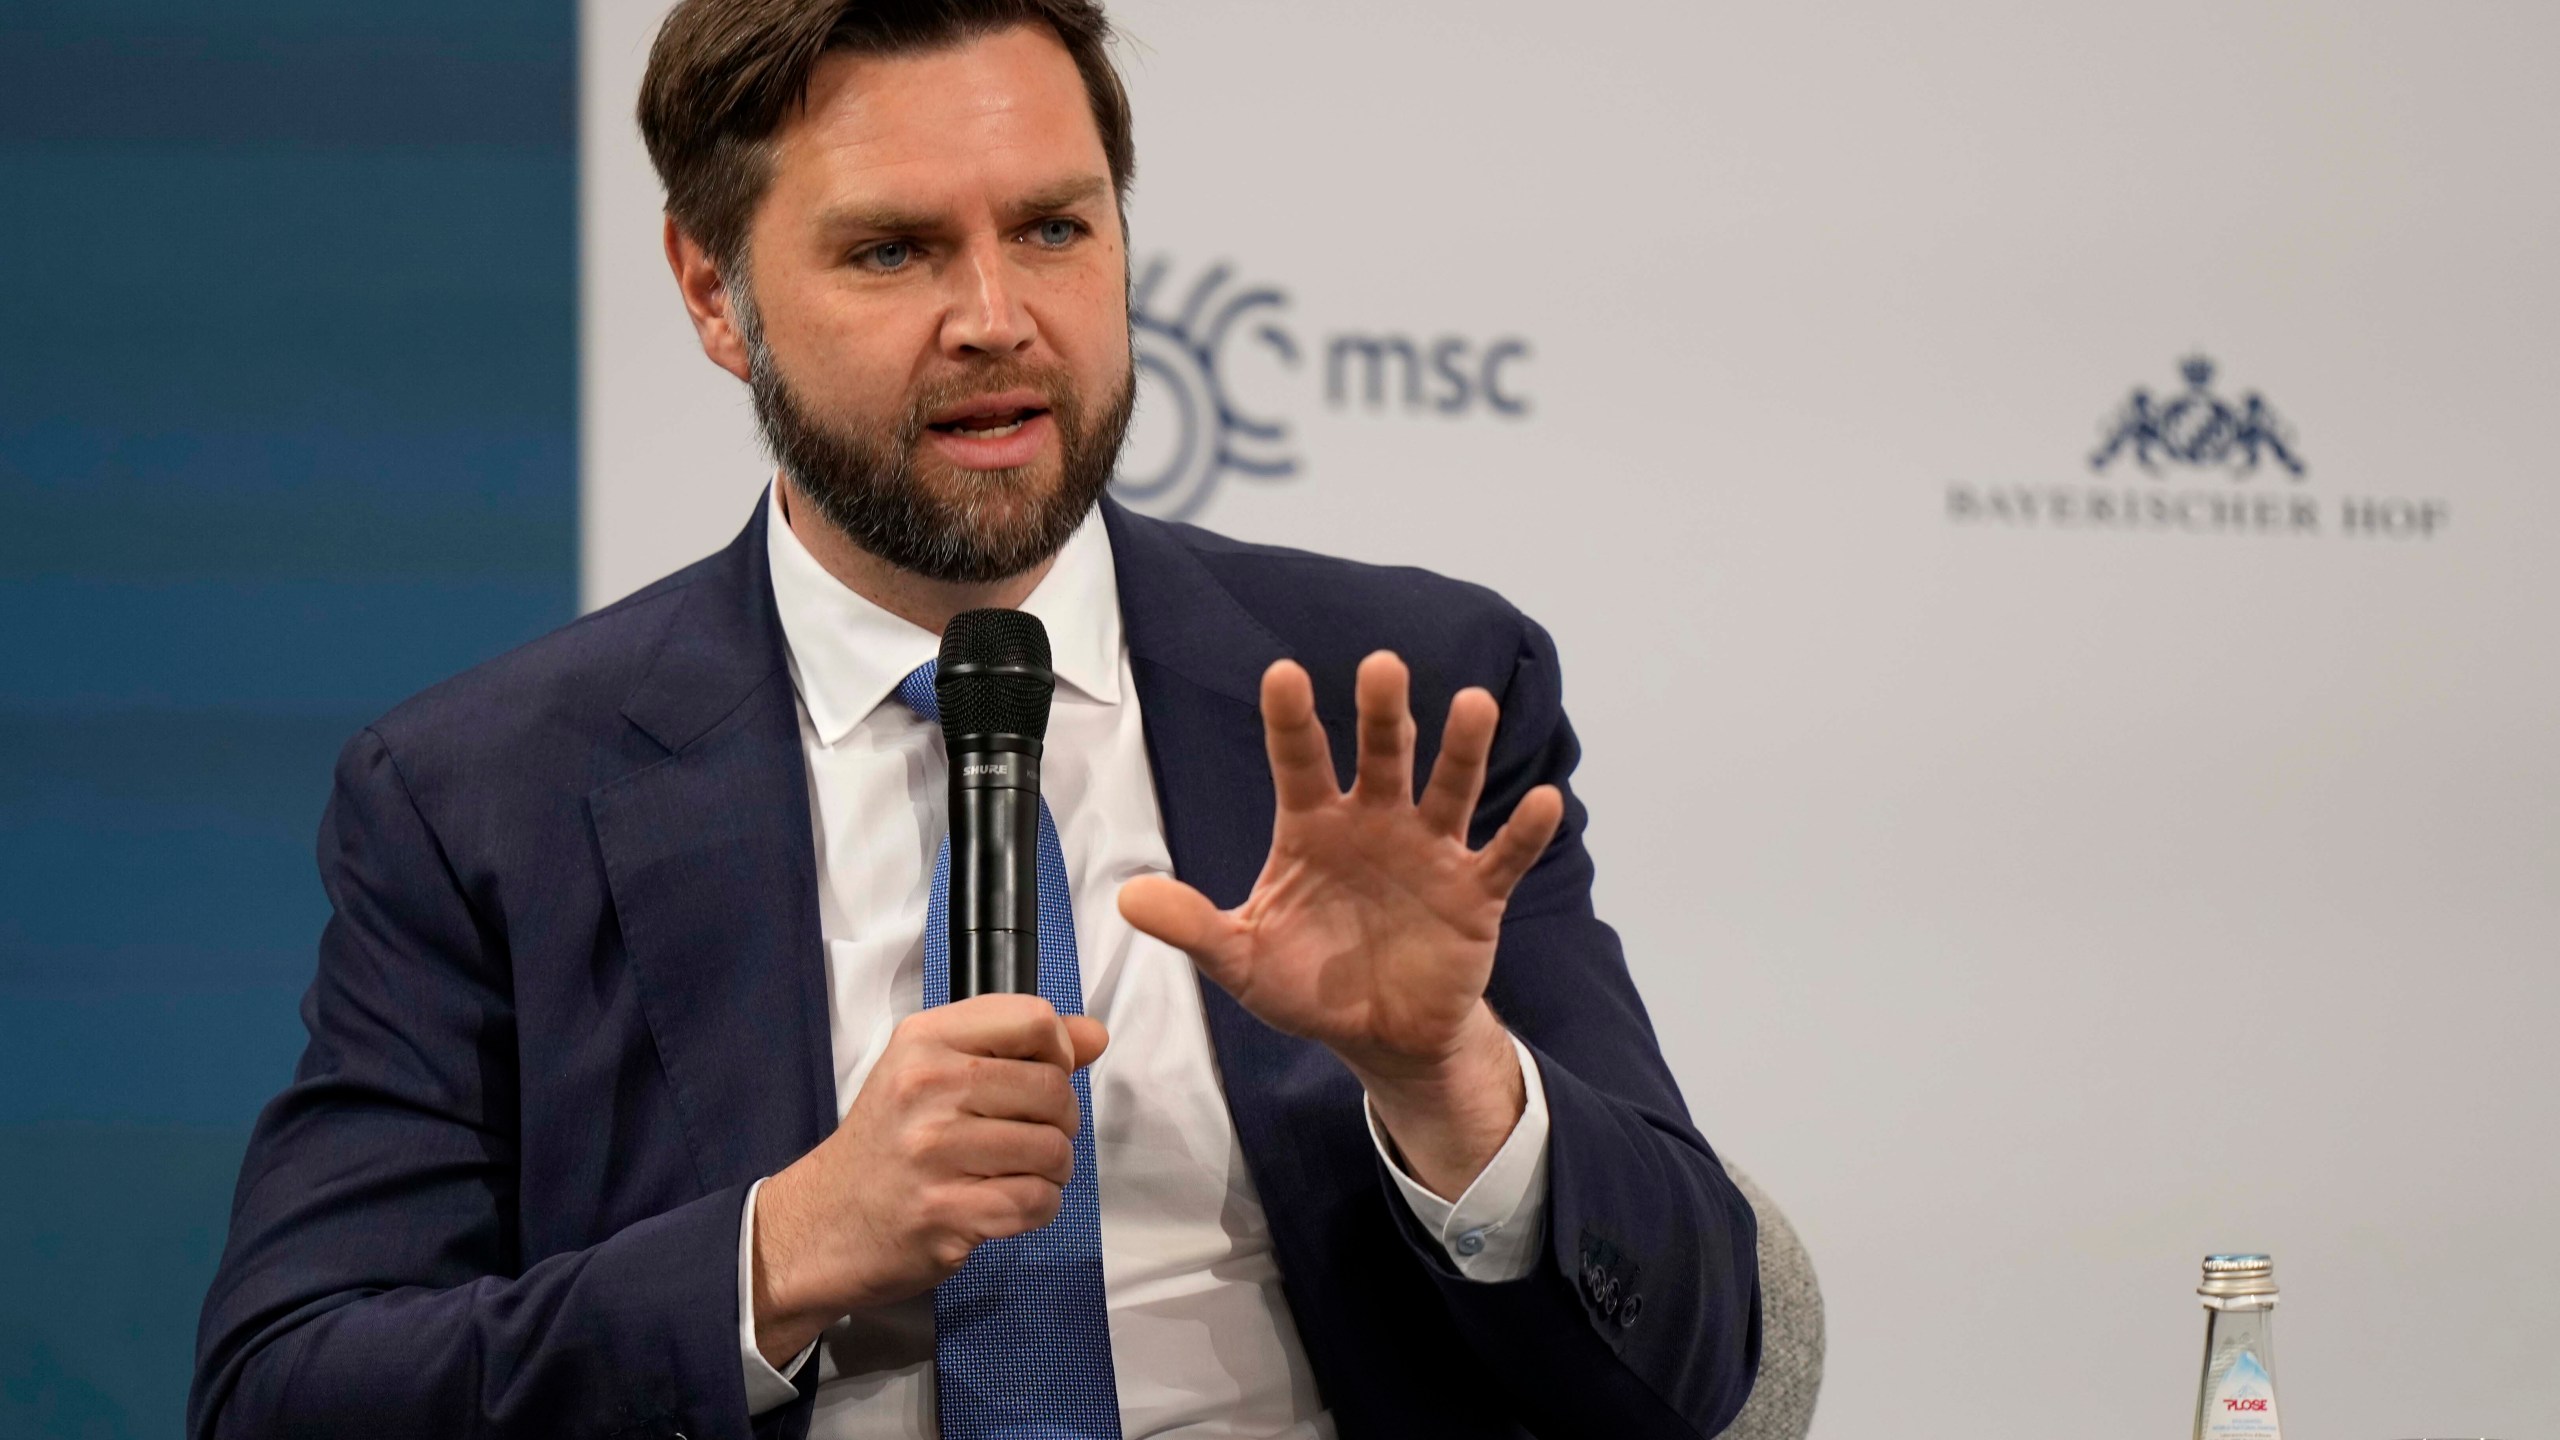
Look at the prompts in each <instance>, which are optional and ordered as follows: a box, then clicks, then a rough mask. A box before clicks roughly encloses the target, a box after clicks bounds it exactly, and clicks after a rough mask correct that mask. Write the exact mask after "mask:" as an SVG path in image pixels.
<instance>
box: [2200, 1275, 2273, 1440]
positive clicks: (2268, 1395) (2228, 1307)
mask: <svg viewBox="0 0 2560 1440" xmlns="http://www.w3.org/2000/svg"><path fill="white" fill-rule="evenodd" d="M2196 1293H2197V1294H2199V1295H2201V1296H2203V1297H2204V1308H2205V1311H2206V1313H2207V1317H2208V1318H2207V1319H2206V1321H2205V1331H2204V1380H2203V1382H2202V1383H2201V1384H2199V1385H2198V1386H2197V1387H2196V1432H2195V1440H2279V1437H2280V1435H2281V1433H2282V1432H2281V1430H2280V1428H2279V1426H2278V1424H2277V1421H2276V1352H2275V1338H2274V1334H2273V1325H2272V1322H2273V1321H2274V1319H2275V1309H2276V1266H2275V1262H2274V1261H2272V1260H2270V1259H2268V1258H2267V1257H2266V1256H2264V1255H2207V1256H2206V1257H2204V1283H2203V1284H2201V1285H2198V1286H2197V1287H2196Z"/></svg>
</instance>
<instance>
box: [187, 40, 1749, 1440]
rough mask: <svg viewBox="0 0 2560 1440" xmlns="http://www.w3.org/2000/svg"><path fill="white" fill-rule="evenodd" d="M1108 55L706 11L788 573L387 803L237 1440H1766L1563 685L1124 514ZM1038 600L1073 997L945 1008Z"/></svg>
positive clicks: (582, 633) (384, 790)
mask: <svg viewBox="0 0 2560 1440" xmlns="http://www.w3.org/2000/svg"><path fill="white" fill-rule="evenodd" d="M1106 38H1107V27H1106V25H1105V22H1104V20H1103V18H1102V15H1101V13H1100V11H1099V9H1098V7H1096V6H1095V5H1094V4H1093V3H1091V0H852V3H848V0H684V3H682V4H680V5H678V6H677V7H676V9H675V11H674V13H673V14H672V15H671V16H670V17H669V19H668V21H667V22H666V25H665V28H664V29H663V31H662V32H661V34H660V36H659V39H658V42H657V45H656V47H655V49H654V50H653V52H652V55H651V59H650V66H649V75H648V79H647V81H646V83H645V86H644V92H643V96H642V101H641V109H640V114H641V125H642V130H643V133H644V135H645V137H646V138H647V140H648V142H649V146H650V152H651V156H652V158H653V160H654V161H655V162H656V164H657V165H658V168H659V172H660V174H661V176H662V178H663V179H664V180H665V182H666V185H667V190H668V207H667V208H668V219H667V226H666V240H667V251H668V257H669V261H670V264H671V265H672V267H673V270H674V273H675V278H676V281H677V285H678V288H679V289H680V290H681V292H682V295H683V298H684V302H685V304H686V306H687V308H688V310H689V311H690V313H691V315H692V317H693V320H694V323H695V327H696V330H697V332H698V334H699V336H700V339H701V343H702V346H703V349H704V351H705V352H706V353H707V354H708V355H709V356H710V357H711V359H712V360H713V361H715V362H716V363H718V364H720V365H721V366H722V367H723V368H725V369H727V370H729V371H730V372H731V373H732V374H735V375H737V376H739V377H740V378H741V379H743V380H745V381H746V382H747V383H748V385H749V387H750V391H751V393H752V395H753V397H754V402H755V408H756V414H757V417H758V419H759V421H760V423H761V425H762V427H763V431H764V435H765V438H766V441H767V443H768V445H769V447H770V448H771V450H772V452H773V455H774V459H775V461H776V463H777V473H776V475H775V478H774V483H773V484H772V486H771V487H770V489H769V490H768V491H767V493H766V495H765V497H764V499H763V500H762V501H761V502H760V503H759V505H758V507H757V510H756V513H755V516H754V518H753V519H752V520H751V521H750V523H749V524H748V526H747V528H746V530H745V532H744V533H743V534H742V535H740V536H739V538H738V539H737V540H736V541H735V542H734V543H733V544H731V545H730V546H729V547H728V549H726V550H725V551H723V552H721V553H720V554H718V555H715V556H713V557H712V558H710V559H709V560H706V561H704V562H702V563H701V564H699V565H696V566H694V567H692V568H690V569H688V570H686V571H683V572H681V573H679V574H677V575H675V576H672V577H670V578H669V579H667V580H665V581H662V582H660V583H659V584H657V585H654V586H652V587H650V588H649V589H646V590H644V591H642V592H640V593H639V594H637V595H634V596H632V597H630V598H629V599H627V600H624V601H623V602H621V603H620V604H618V605H615V606H612V607H610V608H609V609H606V610H604V611H601V612H599V613H597V614H595V615H591V616H589V617H587V618H586V619H584V620H581V621H579V622H578V623H576V624H574V625H572V626H570V627H568V628H567V629H565V630H563V631H561V632H559V633H558V634H556V635H553V636H551V637H549V638H547V639H545V640H542V641H539V642H537V643H535V644H534V645H531V646H529V647H527V648H525V649H524V650H521V651H518V652H516V653H515V654H512V655H509V656H506V657H504V658H502V659H500V660H498V661H495V662H493V663H491V664H489V665H487V666H484V667H482V668H480V669H478V670H475V671H473V672H471V673H469V674H467V675H464V676H462V677H461V678H459V679H457V680H454V681H451V682H448V683H447V684H445V685H443V686H440V687H438V688H436V689H434V690H431V691H429V692H427V693H426V694H424V695H422V696H420V697H418V698H417V699H415V700H412V701H410V702H409V703H407V704H405V705H403V706H401V707H400V708H399V709H397V710H395V711H393V712H392V713H391V714H390V715H388V716H386V717H384V719H382V720H381V721H380V722H378V723H376V724H375V725H374V726H372V727H370V728H369V729H367V730H366V731H365V732H364V733H363V734H362V735H360V736H358V737H357V738H356V739H355V740H354V741H353V742H351V743H350V744H349V745H348V747H347V749H346V751H345V753H344V755H343V756H342V757H341V760H340V764H339V770H338V776H337V788H336V792H335V794H334V796H333V799H332V801H331V805H330V808H329V812H328V815H327V817H326V819H325V820H324V822H323V834H322V841H321V864H322V872H323V878H324V881H325V882H326V886H327V889H328V893H329V897H330V900H331V902H332V904H333V906H334V908H335V914H334V918H333V919H332V921H331V923H330V925H329V928H328V931H327V933H326V935H325V936H324V938H323V940H322V945H321V953H320V964H319V973H318V977H317V980H316V981H315V983H314V985H313V987H312V989H311V992H310V994H309V996H308V998H307V999H306V1001H305V1003H304V1009H303V1015H304V1020H305V1023H306V1025H307V1026H308V1027H309V1029H310V1032H311V1042H310V1046H309V1048H308V1050H307V1051H306V1053H305V1055H304V1057H303V1060H302V1062H301V1064H300V1066H299V1068H298V1070H297V1073H296V1077H295V1080H294V1082H293V1084H292V1086H291V1087H290V1088H288V1089H287V1090H286V1092H285V1093H284V1094H283V1095H282V1096H281V1097H279V1098H278V1099H277V1100H276V1101H275V1102H274V1104H272V1105H271V1106H269V1108H268V1109H267V1111H266V1113H265V1114H264V1115H263V1116H262V1117H261V1119H260V1122H259V1126H258V1130H257V1133H256V1135H255V1138H254V1139H253V1141H252V1143H251V1147H250V1152H249V1155H248V1158H247V1160H246V1162H245V1163H244V1166H243V1173H242V1178H241V1185H240V1191H239V1197H238V1201H237V1205H236V1208H235V1213H234V1217H233V1224H232V1232H231V1238H230V1245H229V1248H228V1251H227V1253H226V1255H225V1258H224V1262H223V1266H222V1270H221V1272H220V1274H219V1276H218V1277H217V1279H216V1281H215V1283H214V1286H213V1289H212V1293H211V1294H210V1295H209V1296H208V1298H207V1301H206V1306H205V1315H204V1323H203V1332H202V1341H201V1348H200V1356H199V1365H198V1374H197V1384H196V1391H195V1395H194V1400H193V1404H192V1406H191V1412H192V1425H193V1428H194V1432H195V1433H196V1434H197V1435H199V1436H207V1437H210V1436H216V1435H221V1436H269V1435H317V1434H348V1435H366V1436H375V1435H436V1436H462V1435H484V1434H485V1435H498V1434H507V1435H541V1436H622V1435H685V1436H692V1437H697V1440H700V1437H709V1436H744V1435H748V1434H756V1435H769V1436H780V1435H789V1436H799V1435H804V1434H805V1435H811V1436H817V1437H850V1436H923V1435H932V1434H937V1433H938V1434H940V1435H942V1436H944V1437H946V1440H979V1437H995V1436H1032V1435H1038V1436H1072V1437H1096V1436H1122V1435H1131V1436H1135V1435H1171V1434H1180V1435H1184V1436H1201V1437H1206V1436H1246V1435H1254V1436H1293V1437H1315V1436H1325V1435H1332V1434H1340V1435H1344V1436H1365V1435H1373V1436H1420V1435H1434V1436H1517V1435H1522V1434H1527V1433H1537V1434H1542V1435H1548V1436H1560V1435H1586V1434H1587V1435H1607V1436H1648V1435H1663V1436H1699V1435H1706V1434H1710V1433H1713V1432H1714V1431H1715V1430H1716V1429H1718V1428H1719V1427H1721V1426H1722V1425H1723V1424H1724V1423H1725V1422H1726V1421H1727V1420H1729V1419H1730V1418H1731V1417H1732V1415H1733V1414H1734V1413H1735V1411H1736V1410H1737V1409H1739V1407H1740V1406H1741V1404H1742V1400H1743V1397H1744V1394H1745V1392H1746V1391H1747V1389H1748V1387H1749V1383H1750V1377H1751V1373H1752V1368H1753V1365H1754V1364H1755V1361H1756V1350H1757V1344H1758V1320H1757V1298H1756V1281H1755V1269H1754V1261H1753V1229H1752V1223H1751V1217H1750V1212H1749V1211H1748V1209H1747V1208H1746V1206H1745V1204H1744V1202H1743V1201H1742V1199H1741V1198H1740V1197H1739V1195H1738V1194H1737V1193H1736V1192H1735V1191H1734V1189H1733V1187H1732V1186H1731V1185H1730V1184H1729V1183H1728V1182H1727V1181H1726V1179H1725V1176H1724V1174H1723V1171H1722V1170H1721V1168H1720V1167H1719V1165H1718V1163H1717V1161H1716V1159H1715V1157H1714V1155H1713V1154H1712V1152H1711V1151H1710V1150H1709V1149H1708V1147H1707V1145H1706V1143H1705V1142H1704V1141H1703V1140H1702V1139H1700V1138H1699V1136H1698V1134H1697V1133H1696V1131H1695V1130H1694V1129H1693V1128H1692V1127H1691V1126H1690V1123H1689V1121H1688V1118H1687V1114H1686V1111H1685V1109H1684V1107H1683V1105H1682V1101H1681V1098H1680V1096H1679V1093H1678V1091H1677V1089H1676V1087H1675V1086H1674V1084H1673V1082H1672V1080H1671V1078H1670V1075H1669V1073H1668V1070H1667V1068H1666V1067H1665V1065H1664V1064H1663V1061H1662V1058H1661V1056H1660V1054H1659V1053H1658V1051H1657V1050H1656V1048H1655V1045H1654V1042H1653V1037H1652V1033H1651V1030H1650V1028H1649V1026H1648V1024H1647V1022H1646V1020H1645V1016H1644V1010H1643V1007H1642V1005H1641V1003H1640V1002H1639V1001H1638V999H1637V998H1636V995H1635V993H1634V990H1633V988H1632V986H1631V985H1630V983H1629V980H1628V976H1627V971H1626V967H1625V964H1624V961H1623V959H1622V957H1621V954H1620V951H1619V947H1618V943H1617V939H1616V937H1615V936H1614V934H1613V933H1612V932H1611V931H1610V930H1609V929H1608V927H1607V926H1605V925H1603V924H1602V923H1600V922H1599V921H1598V920H1597V919H1596V918H1595V917H1594V916H1593V915H1592V913H1591V906H1590V885H1591V863H1590V860H1589V858H1588V856H1587V854H1586V853H1585V851H1584V849H1583V845H1582V841H1581V832H1582V828H1583V817H1582V813H1581V810H1580V808H1579V806H1578V805H1577V804H1576V803H1575V802H1574V801H1573V800H1572V799H1571V798H1570V797H1569V795H1568V793H1567V792H1566V790H1565V788H1564V787H1565V781H1566V778H1567V776H1568V774H1569V773H1570V771H1571V769H1572V767H1573V764H1574V760H1575V756H1576V749H1575V743H1574V740H1573V735H1572V731H1571V729H1570V728H1569V727H1568V726H1567V724H1566V723H1565V719H1564V715H1563V712H1562V709H1561V707H1560V703H1559V699H1558V682H1557V677H1556V659H1555V654H1554V651H1553V648H1552V646H1551V644H1550V643H1549V641H1548V639H1547V637H1546V635H1545V633H1544V632H1543V631H1541V630H1539V629H1538V627H1537V626H1535V625H1534V624H1532V623H1531V622H1529V621H1528V620H1526V619H1525V618H1523V617H1522V616H1520V615H1519V614H1518V613H1517V612H1516V611H1514V610H1512V609H1511V608H1510V607H1509V606H1507V605H1505V604H1504V603H1503V602H1502V601H1501V600H1500V599H1499V598H1497V597H1495V596H1493V595H1492V594H1490V593H1489V592H1486V591H1483V590H1481V589H1477V588H1474V587H1470V586H1465V585H1460V584H1457V583H1454V582H1450V581H1445V580H1441V579H1438V578H1436V577H1433V576H1428V575H1424V574H1421V573H1418V572H1413V571H1400V570H1382V569H1376V568H1371V567H1364V566H1355V565H1351V564H1348V563H1345V562H1339V561H1333V560H1327V559H1323V558H1320V557H1316V556H1310V555H1305V554H1300V553H1296V552H1287V551H1278V550H1271V549H1266V548H1261V547H1254V546H1247V545H1240V544H1237V543H1234V542H1231V541H1227V540H1223V539H1220V538H1217V537H1215V536H1212V535H1209V534H1207V533H1205V532H1201V531H1198V530H1194V529H1190V528H1188V527H1179V526H1171V525H1165V524H1160V523H1157V522H1152V521H1149V520H1146V519H1143V518H1140V517H1137V516H1133V515H1130V514H1128V513H1127V512H1125V511H1123V510H1121V509H1120V508H1119V507H1117V506H1116V505H1113V504H1112V503H1110V502H1109V501H1108V500H1105V499H1103V498H1102V494H1103V491H1104V489H1105V487H1106V485H1107V483H1108V479H1109V476H1110V473H1111V468H1112V464H1113V461H1114V458H1115V456H1116V454H1117V452H1118V449H1119V446H1120V441H1121V436H1122V433H1123V431H1124V429H1125V427H1126V424H1127V421H1128V417H1129V412H1130V404H1131V394H1132V389H1131V387H1132V379H1133V371H1132V365H1131V355H1130V344H1129V316H1128V299H1127V296H1128V289H1127V274H1128V261H1127V248H1126V243H1125V230H1124V226H1123V223H1122V204H1123V201H1124V199H1125V196H1126V194H1127V187H1128V182H1129V177H1130V173H1131V169H1132V163H1131V145H1130V138H1129V133H1130V130H1129V115H1128V106H1127V101H1126V98H1125V96H1124V94H1123V92H1122V90H1121V88H1120V84H1119V81H1118V79H1117V77H1116V76H1115V75H1114V74H1113V72H1112V69H1111V65H1110V61H1109V59H1108V56H1107V54H1106V52H1105V49H1104V45H1105V41H1106ZM983 607H1019V608H1022V609H1025V610H1028V611H1029V612H1030V613H1032V614H1034V615H1037V616H1039V617H1040V618H1041V619H1042V621H1043V622H1044V623H1045V624H1046V626H1047V628H1048V631H1049V633H1050V634H1051V636H1052V638H1053V643H1054V645H1055V670H1056V672H1057V675H1058V677H1059V686H1058V694H1057V699H1056V711H1055V715H1054V718H1053V720H1052V722H1051V725H1050V729H1049V735H1048V747H1047V751H1048V758H1047V761H1046V764H1045V771H1044V777H1043V781H1044V784H1043V788H1044V798H1045V800H1046V802H1047V805H1048V807H1049V809H1050V810H1051V811H1052V812H1053V813H1054V817H1055V825H1054V836H1053V837H1052V836H1050V835H1049V834H1048V833H1047V827H1044V839H1043V870H1044V874H1043V878H1042V886H1043V895H1042V901H1043V905H1044V908H1046V909H1048V911H1049V913H1050V914H1051V915H1052V916H1053V917H1057V918H1058V919H1059V920H1061V921H1063V922H1064V923H1061V924H1060V925H1059V927H1058V928H1059V930H1060V932H1061V934H1060V936H1059V939H1060V942H1061V944H1062V945H1063V947H1064V948H1063V954H1062V955H1061V956H1060V957H1059V958H1060V959H1061V960H1062V961H1063V966H1064V969H1063V978H1060V976H1059V975H1058V974H1057V973H1053V971H1052V968H1051V966H1050V964H1049V960H1050V958H1051V957H1050V952H1049V951H1048V950H1047V949H1046V947H1045V945H1044V953H1043V974H1044V990H1046V989H1048V988H1049V987H1048V985H1047V984H1046V983H1045V981H1046V980H1056V981H1057V983H1058V984H1059V985H1060V986H1061V987H1063V988H1062V989H1061V991H1060V992H1059V993H1057V994H1056V995H1055V996H1054V998H1053V999H1044V998H1041V997H1038V996H1023V995H987V996H979V997H976V998H973V999H967V1000H962V1001H959V1002H957V1003H943V1004H933V1003H929V1002H930V1001H932V1000H933V999H934V998H936V992H937V991H939V990H942V989H943V988H944V987H945V986H946V985H947V978H946V976H947V966H948V957H947V954H944V953H941V951H940V950H939V949H938V948H937V947H936V946H935V945H934V944H933V943H932V942H931V941H930V940H929V939H928V937H927V935H926V911H927V908H928V904H929V896H930V895H931V893H932V890H933V883H934V882H933V871H934V867H935V864H936V855H937V852H938V851H939V849H940V847H941V843H942V840H943V837H944V834H945V829H946V821H945V817H944V815H943V813H942V812H943V806H944V766H945V763H946V758H945V756H944V753H943V745H942V738H941V735H940V732H939V730H938V729H937V728H936V726H935V724H934V723H933V717H932V714H931V712H932V710H933V706H934V701H933V698H932V697H933V686H932V671H931V668H930V662H931V661H932V659H933V657H934V655H935V651H936V644H937V636H938V633H939V632H940V631H941V629H942V628H943V626H944V625H945V624H946V623H947V622H948V621H949V620H950V619H951V617H952V616H953V615H955V614H958V613H960V612H963V611H967V610H972V609H978V608H983ZM1346 702H1347V703H1346ZM1497 722H1498V723H1497ZM1345 759H1348V760H1350V761H1351V763H1350V764H1348V765H1343V764H1341V763H1340V762H1341V761H1342V760H1345ZM1417 778H1420V780H1421V784H1420V786H1419V788H1418V790H1417V783H1416V782H1417ZM1046 930H1047V927H1046V926H1044V935H1045V934H1046ZM1186 957H1187V958H1186ZM1204 980H1205V983H1204ZM1106 1047H1107V1048H1106Z"/></svg>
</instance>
